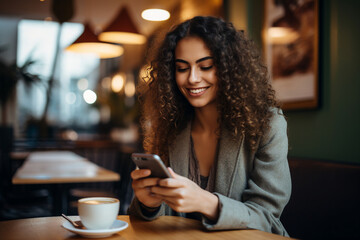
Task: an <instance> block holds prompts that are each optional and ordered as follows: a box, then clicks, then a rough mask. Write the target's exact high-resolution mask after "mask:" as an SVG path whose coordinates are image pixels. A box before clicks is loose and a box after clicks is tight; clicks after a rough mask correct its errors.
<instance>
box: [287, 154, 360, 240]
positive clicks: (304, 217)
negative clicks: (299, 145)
mask: <svg viewBox="0 0 360 240" xmlns="http://www.w3.org/2000/svg"><path fill="white" fill-rule="evenodd" d="M289 165H290V171H291V178H292V195H291V198H290V201H289V204H288V205H287V206H286V208H285V209H284V212H283V215H282V217H281V220H282V222H283V224H284V226H285V228H286V229H287V230H288V232H289V234H290V236H291V237H294V238H300V239H360V164H350V163H338V162H330V161H320V160H313V159H299V158H289Z"/></svg>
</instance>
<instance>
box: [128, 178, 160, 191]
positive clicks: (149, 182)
mask: <svg viewBox="0 0 360 240" xmlns="http://www.w3.org/2000/svg"><path fill="white" fill-rule="evenodd" d="M158 182H159V178H142V179H138V180H134V181H133V182H132V187H133V188H134V189H139V188H148V187H153V186H156V185H157V184H158Z"/></svg>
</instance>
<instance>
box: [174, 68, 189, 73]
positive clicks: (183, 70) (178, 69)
mask: <svg viewBox="0 0 360 240" xmlns="http://www.w3.org/2000/svg"><path fill="white" fill-rule="evenodd" d="M188 69H189V68H176V71H177V72H186V70H188Z"/></svg>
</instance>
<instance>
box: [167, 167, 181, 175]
mask: <svg viewBox="0 0 360 240" xmlns="http://www.w3.org/2000/svg"><path fill="white" fill-rule="evenodd" d="M168 170H169V172H170V174H171V176H172V177H173V178H178V177H179V175H177V174H176V173H175V172H174V170H172V168H171V167H168Z"/></svg>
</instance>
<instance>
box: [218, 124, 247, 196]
mask: <svg viewBox="0 0 360 240" xmlns="http://www.w3.org/2000/svg"><path fill="white" fill-rule="evenodd" d="M242 143H243V138H240V139H239V140H236V141H235V140H233V136H232V135H231V133H230V132H229V131H228V130H226V129H224V128H222V129H221V137H220V146H219V153H218V159H217V163H216V176H215V192H218V193H220V194H222V195H225V196H230V194H231V189H232V183H233V179H234V174H235V171H236V165H237V162H238V161H239V152H240V149H241V147H242Z"/></svg>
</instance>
